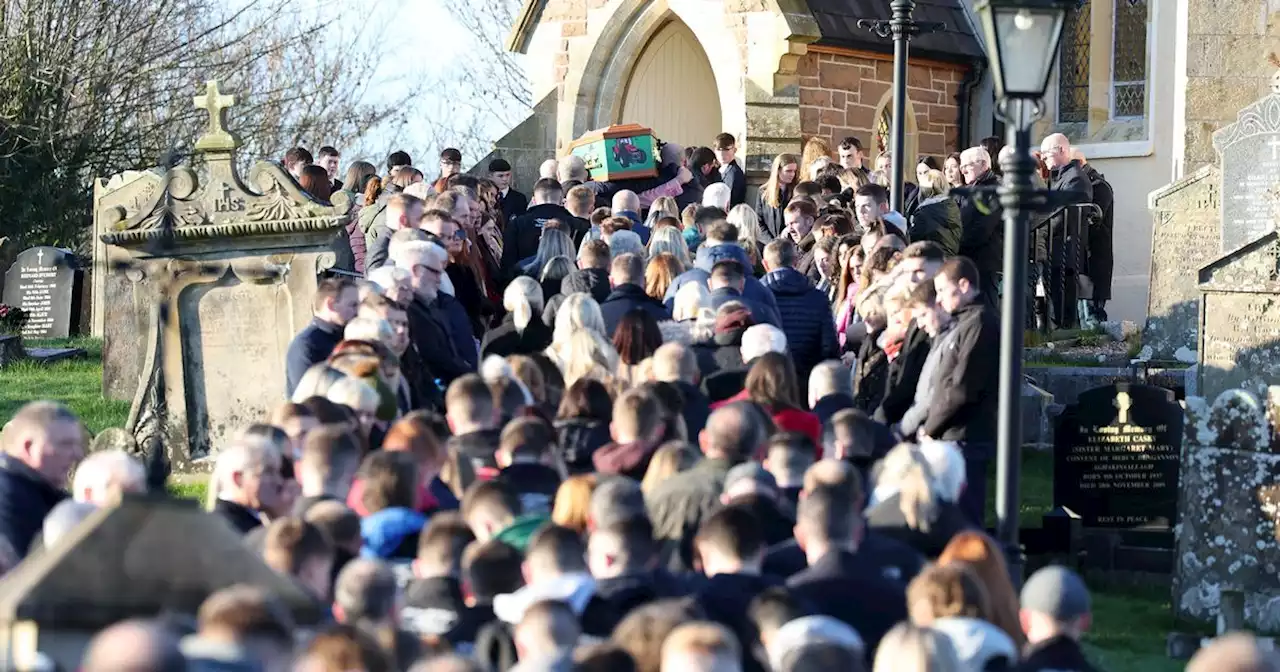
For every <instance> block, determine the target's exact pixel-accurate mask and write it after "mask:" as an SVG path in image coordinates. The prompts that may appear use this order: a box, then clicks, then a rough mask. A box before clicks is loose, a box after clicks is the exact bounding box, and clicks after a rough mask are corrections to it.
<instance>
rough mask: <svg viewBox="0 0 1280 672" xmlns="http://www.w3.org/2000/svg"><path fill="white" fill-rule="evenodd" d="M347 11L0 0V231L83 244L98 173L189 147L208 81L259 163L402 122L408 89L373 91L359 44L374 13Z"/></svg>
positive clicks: (251, 2)
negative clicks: (223, 96) (216, 84)
mask: <svg viewBox="0 0 1280 672" xmlns="http://www.w3.org/2000/svg"><path fill="white" fill-rule="evenodd" d="M342 6H343V5H341V4H340V3H334V4H333V5H332V8H333V11H332V12H330V13H326V14H323V15H320V16H317V15H316V14H317V13H316V12H315V11H314V7H311V8H308V7H307V6H306V4H305V3H297V2H293V1H292V0H242V1H241V2H239V3H238V4H235V5H230V6H229V5H228V4H227V3H226V2H223V1H222V0H111V1H110V2H103V1H102V0H0V236H2V235H9V236H14V237H16V238H17V239H19V240H20V241H22V242H23V243H26V244H30V243H34V242H43V243H50V244H61V245H65V246H68V247H79V246H80V245H82V244H83V243H84V242H85V234H86V232H87V231H88V228H89V227H88V222H89V216H90V213H89V206H90V199H91V187H90V185H91V184H92V182H91V181H92V179H93V178H94V177H97V176H106V175H110V174H113V173H115V172H118V171H121V170H126V169H142V168H147V167H150V166H153V165H156V164H157V163H159V162H163V161H162V159H161V157H172V156H175V155H177V156H181V155H183V154H185V153H186V152H187V151H189V149H190V147H191V146H192V145H193V143H194V140H195V138H196V137H197V136H198V134H199V133H200V132H201V131H202V130H203V128H204V115H205V113H204V112H202V111H199V110H197V109H195V108H194V107H193V105H192V98H193V97H194V95H195V94H196V93H198V92H199V91H200V90H201V89H202V86H203V82H204V81H205V80H208V79H217V80H220V81H221V83H222V88H223V90H224V91H232V92H235V93H237V94H238V95H239V96H240V103H241V104H240V105H238V106H236V107H234V108H232V110H231V112H230V117H231V119H230V120H229V126H230V127H231V128H232V129H234V130H235V131H236V132H238V133H239V135H240V136H241V137H242V139H243V140H244V144H245V152H244V155H245V156H246V157H250V158H251V159H256V158H262V157H269V158H276V157H279V156H280V155H281V153H282V152H283V151H284V149H286V148H287V147H289V146H292V145H295V144H303V145H304V146H319V145H320V144H334V145H338V146H343V145H346V144H348V143H352V142H354V141H356V140H357V139H359V138H361V137H362V136H364V135H365V134H367V133H368V132H369V131H370V130H371V129H374V128H377V127H379V126H382V125H392V126H394V125H397V124H403V123H404V121H405V117H406V109H407V106H406V105H405V101H406V100H408V97H409V95H410V93H411V91H410V90H409V89H408V87H401V88H400V89H399V91H400V92H401V95H400V96H390V97H388V96H385V95H383V96H382V97H381V98H380V99H379V100H378V101H371V100H370V98H371V96H369V95H368V94H369V91H368V87H369V86H370V83H371V82H373V81H375V78H374V74H375V73H376V71H377V68H378V66H379V63H378V60H377V58H378V53H377V52H376V51H372V50H366V49H358V48H354V45H357V44H359V37H360V32H361V31H363V30H368V29H371V26H370V25H369V24H368V23H367V21H364V20H362V19H361V18H360V17H362V16H368V15H370V14H371V12H362V13H357V14H353V15H345V14H341V13H340V9H341V7H342ZM309 9H310V11H308V10H309ZM366 9H367V8H366ZM343 45H347V46H346V47H344V46H343ZM384 93H385V92H384Z"/></svg>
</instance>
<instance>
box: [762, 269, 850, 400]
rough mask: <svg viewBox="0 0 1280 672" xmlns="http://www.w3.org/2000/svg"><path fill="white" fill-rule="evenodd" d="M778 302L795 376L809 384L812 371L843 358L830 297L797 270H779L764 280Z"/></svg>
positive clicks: (767, 275)
mask: <svg viewBox="0 0 1280 672" xmlns="http://www.w3.org/2000/svg"><path fill="white" fill-rule="evenodd" d="M761 282H762V283H764V286H765V287H767V288H768V289H769V291H771V292H773V296H774V298H775V299H776V300H777V301H778V313H779V314H780V317H781V318H782V331H783V332H784V333H785V334H786V335H787V349H788V350H790V352H791V357H792V359H794V360H795V364H796V375H797V376H798V377H799V379H800V380H803V381H808V379H809V372H810V371H812V370H813V367H815V366H817V365H818V364H819V363H821V362H822V361H824V360H827V359H834V358H836V357H839V356H840V341H839V340H838V339H837V338H836V326H835V318H834V317H832V316H831V304H829V303H827V296H826V295H825V294H823V293H822V292H821V291H819V290H818V289H817V288H816V287H815V286H814V284H813V282H812V281H811V280H810V279H809V278H808V277H806V276H804V275H803V274H802V273H801V272H800V271H798V270H797V269H794V268H779V269H775V270H773V271H770V272H769V273H766V274H765V276H764V278H763V279H762V280H761Z"/></svg>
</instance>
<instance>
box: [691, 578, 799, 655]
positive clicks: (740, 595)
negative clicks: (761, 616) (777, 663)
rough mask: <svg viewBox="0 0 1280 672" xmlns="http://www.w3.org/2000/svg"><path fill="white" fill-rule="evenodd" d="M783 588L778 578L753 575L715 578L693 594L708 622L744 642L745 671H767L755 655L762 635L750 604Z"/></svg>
mask: <svg viewBox="0 0 1280 672" xmlns="http://www.w3.org/2000/svg"><path fill="white" fill-rule="evenodd" d="M781 585H783V581H782V580H781V579H779V578H778V577H774V576H767V575H754V574H716V575H715V576H713V577H711V578H709V579H707V580H706V582H705V583H703V584H702V586H701V587H700V588H699V589H698V590H697V591H696V592H695V593H694V595H693V599H694V601H695V602H696V603H697V604H698V605H699V606H701V607H702V609H703V610H704V611H705V612H706V614H707V618H708V619H709V620H712V621H715V622H717V623H720V624H721V625H724V626H725V627H727V628H729V629H730V630H732V631H733V634H735V635H737V636H738V641H739V642H742V659H743V660H742V663H743V669H744V670H746V671H747V672H751V671H753V670H767V669H768V668H767V667H766V666H764V665H763V664H761V662H760V661H758V660H756V659H755V656H754V655H753V654H752V650H753V648H755V647H754V646H753V644H754V643H755V642H758V641H760V632H759V630H757V629H756V626H755V623H754V622H752V620H751V616H750V607H751V601H752V600H754V599H755V598H756V596H757V595H759V594H760V593H762V592H764V591H765V590H766V589H768V588H773V587H775V586H781Z"/></svg>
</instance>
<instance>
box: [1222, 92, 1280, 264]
mask: <svg viewBox="0 0 1280 672" xmlns="http://www.w3.org/2000/svg"><path fill="white" fill-rule="evenodd" d="M1213 147H1214V149H1216V150H1217V151H1218V155H1219V156H1220V157H1221V163H1222V244H1221V248H1220V249H1221V250H1222V251H1223V252H1229V251H1231V250H1234V249H1237V248H1239V247H1241V246H1243V245H1246V244H1248V243H1250V242H1252V241H1253V240H1254V239H1256V238H1258V237H1259V236H1261V235H1263V234H1265V233H1268V232H1270V231H1272V230H1274V229H1275V228H1276V222H1277V221H1280V73H1277V76H1276V77H1274V78H1273V79H1272V85H1271V92H1270V94H1269V95H1267V96H1264V97H1263V98H1262V99H1261V100H1258V101H1256V102H1254V103H1253V104H1251V105H1248V106H1246V107H1245V108H1244V109H1242V110H1240V112H1239V114H1238V115H1237V116H1236V123H1234V124H1230V125H1228V126H1224V127H1223V128H1221V129H1219V130H1217V131H1215V132H1214V134H1213Z"/></svg>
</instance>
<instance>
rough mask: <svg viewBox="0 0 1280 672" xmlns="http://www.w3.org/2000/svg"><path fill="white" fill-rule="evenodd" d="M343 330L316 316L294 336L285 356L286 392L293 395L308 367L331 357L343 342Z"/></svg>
mask: <svg viewBox="0 0 1280 672" xmlns="http://www.w3.org/2000/svg"><path fill="white" fill-rule="evenodd" d="M342 330H343V328H342V327H340V326H338V325H336V324H333V323H331V322H326V321H324V320H321V319H319V318H314V319H312V320H311V324H309V325H307V328H306V329H303V330H302V331H300V332H298V335H297V336H294V337H293V341H291V342H290V343H289V350H288V351H287V352H286V353H285V356H284V362H285V364H284V370H285V394H287V395H289V396H293V391H294V390H295V389H297V388H298V383H299V382H301V381H302V376H303V374H305V373H306V372H307V369H310V368H311V367H312V366H315V365H316V364H319V363H320V362H323V361H325V360H327V359H329V355H331V354H333V349H334V348H335V347H337V346H338V343H341V342H342Z"/></svg>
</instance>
